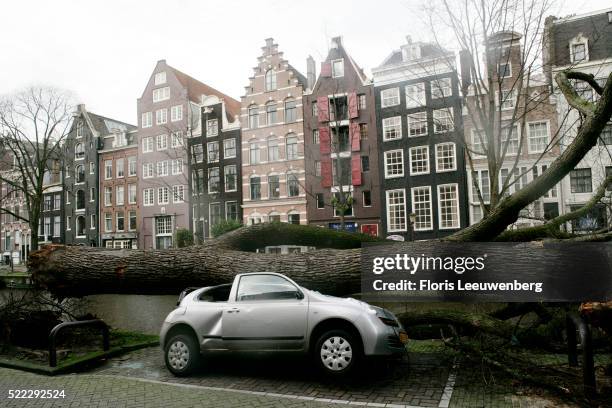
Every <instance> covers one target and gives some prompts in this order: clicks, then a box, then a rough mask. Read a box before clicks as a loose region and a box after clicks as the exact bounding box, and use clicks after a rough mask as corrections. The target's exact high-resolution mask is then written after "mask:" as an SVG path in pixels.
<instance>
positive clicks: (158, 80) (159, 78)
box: [155, 71, 166, 85]
mask: <svg viewBox="0 0 612 408" xmlns="http://www.w3.org/2000/svg"><path fill="white" fill-rule="evenodd" d="M165 83H166V71H162V72H158V73H157V74H155V85H163V84H165Z"/></svg>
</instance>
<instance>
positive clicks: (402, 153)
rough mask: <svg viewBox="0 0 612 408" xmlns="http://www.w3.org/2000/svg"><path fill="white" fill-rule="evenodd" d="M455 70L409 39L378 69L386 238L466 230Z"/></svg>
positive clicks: (432, 49)
mask: <svg viewBox="0 0 612 408" xmlns="http://www.w3.org/2000/svg"><path fill="white" fill-rule="evenodd" d="M456 72H457V71H456V64H455V56H454V54H453V53H452V52H449V51H447V50H444V49H442V48H440V47H439V46H437V45H435V44H430V43H422V42H412V41H411V39H410V37H408V38H407V43H406V44H404V45H402V47H401V49H399V50H395V51H393V52H392V53H391V54H390V55H389V56H388V57H387V58H386V59H385V60H384V61H383V63H382V64H381V65H380V66H378V67H376V68H374V69H373V70H372V74H373V78H374V90H375V92H376V113H377V119H378V120H377V128H378V133H379V134H380V135H381V137H380V138H379V139H378V146H379V163H380V175H381V183H382V196H381V202H382V203H383V204H382V208H383V210H382V214H381V219H382V222H383V234H384V235H385V236H388V235H393V238H394V239H406V240H410V239H432V238H440V237H444V236H446V235H450V234H452V233H453V232H455V231H457V230H459V229H461V228H464V227H465V226H466V225H468V216H467V205H466V204H467V192H466V189H467V183H466V176H465V153H464V148H463V123H462V120H461V94H460V91H459V85H458V82H459V80H458V77H457V74H456ZM410 214H413V215H412V218H414V225H412V220H411V219H410ZM400 237H401V238H400Z"/></svg>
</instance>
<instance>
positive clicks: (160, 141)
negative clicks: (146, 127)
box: [155, 133, 168, 152]
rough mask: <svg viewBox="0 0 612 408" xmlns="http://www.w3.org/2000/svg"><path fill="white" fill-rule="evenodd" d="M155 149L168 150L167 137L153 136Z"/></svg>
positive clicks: (164, 135)
mask: <svg viewBox="0 0 612 408" xmlns="http://www.w3.org/2000/svg"><path fill="white" fill-rule="evenodd" d="M155 147H156V148H157V151H158V152H159V151H162V150H167V149H168V135H167V134H165V133H163V134H161V135H157V136H155Z"/></svg>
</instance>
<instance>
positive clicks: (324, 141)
mask: <svg viewBox="0 0 612 408" xmlns="http://www.w3.org/2000/svg"><path fill="white" fill-rule="evenodd" d="M319 151H320V152H321V154H330V153H331V140H330V139H329V128H328V127H327V126H324V127H320V128H319Z"/></svg>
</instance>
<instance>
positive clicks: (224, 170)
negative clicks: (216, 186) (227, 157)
mask: <svg viewBox="0 0 612 408" xmlns="http://www.w3.org/2000/svg"><path fill="white" fill-rule="evenodd" d="M228 167H234V169H235V173H234V176H235V177H236V180H234V186H236V188H233V189H231V190H230V189H228V188H227V175H228V172H227V168H228ZM239 182H241V180H239V179H238V166H237V165H235V164H228V165H227V166H224V167H223V188H224V189H225V192H226V193H231V192H233V191H238V183H239Z"/></svg>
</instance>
